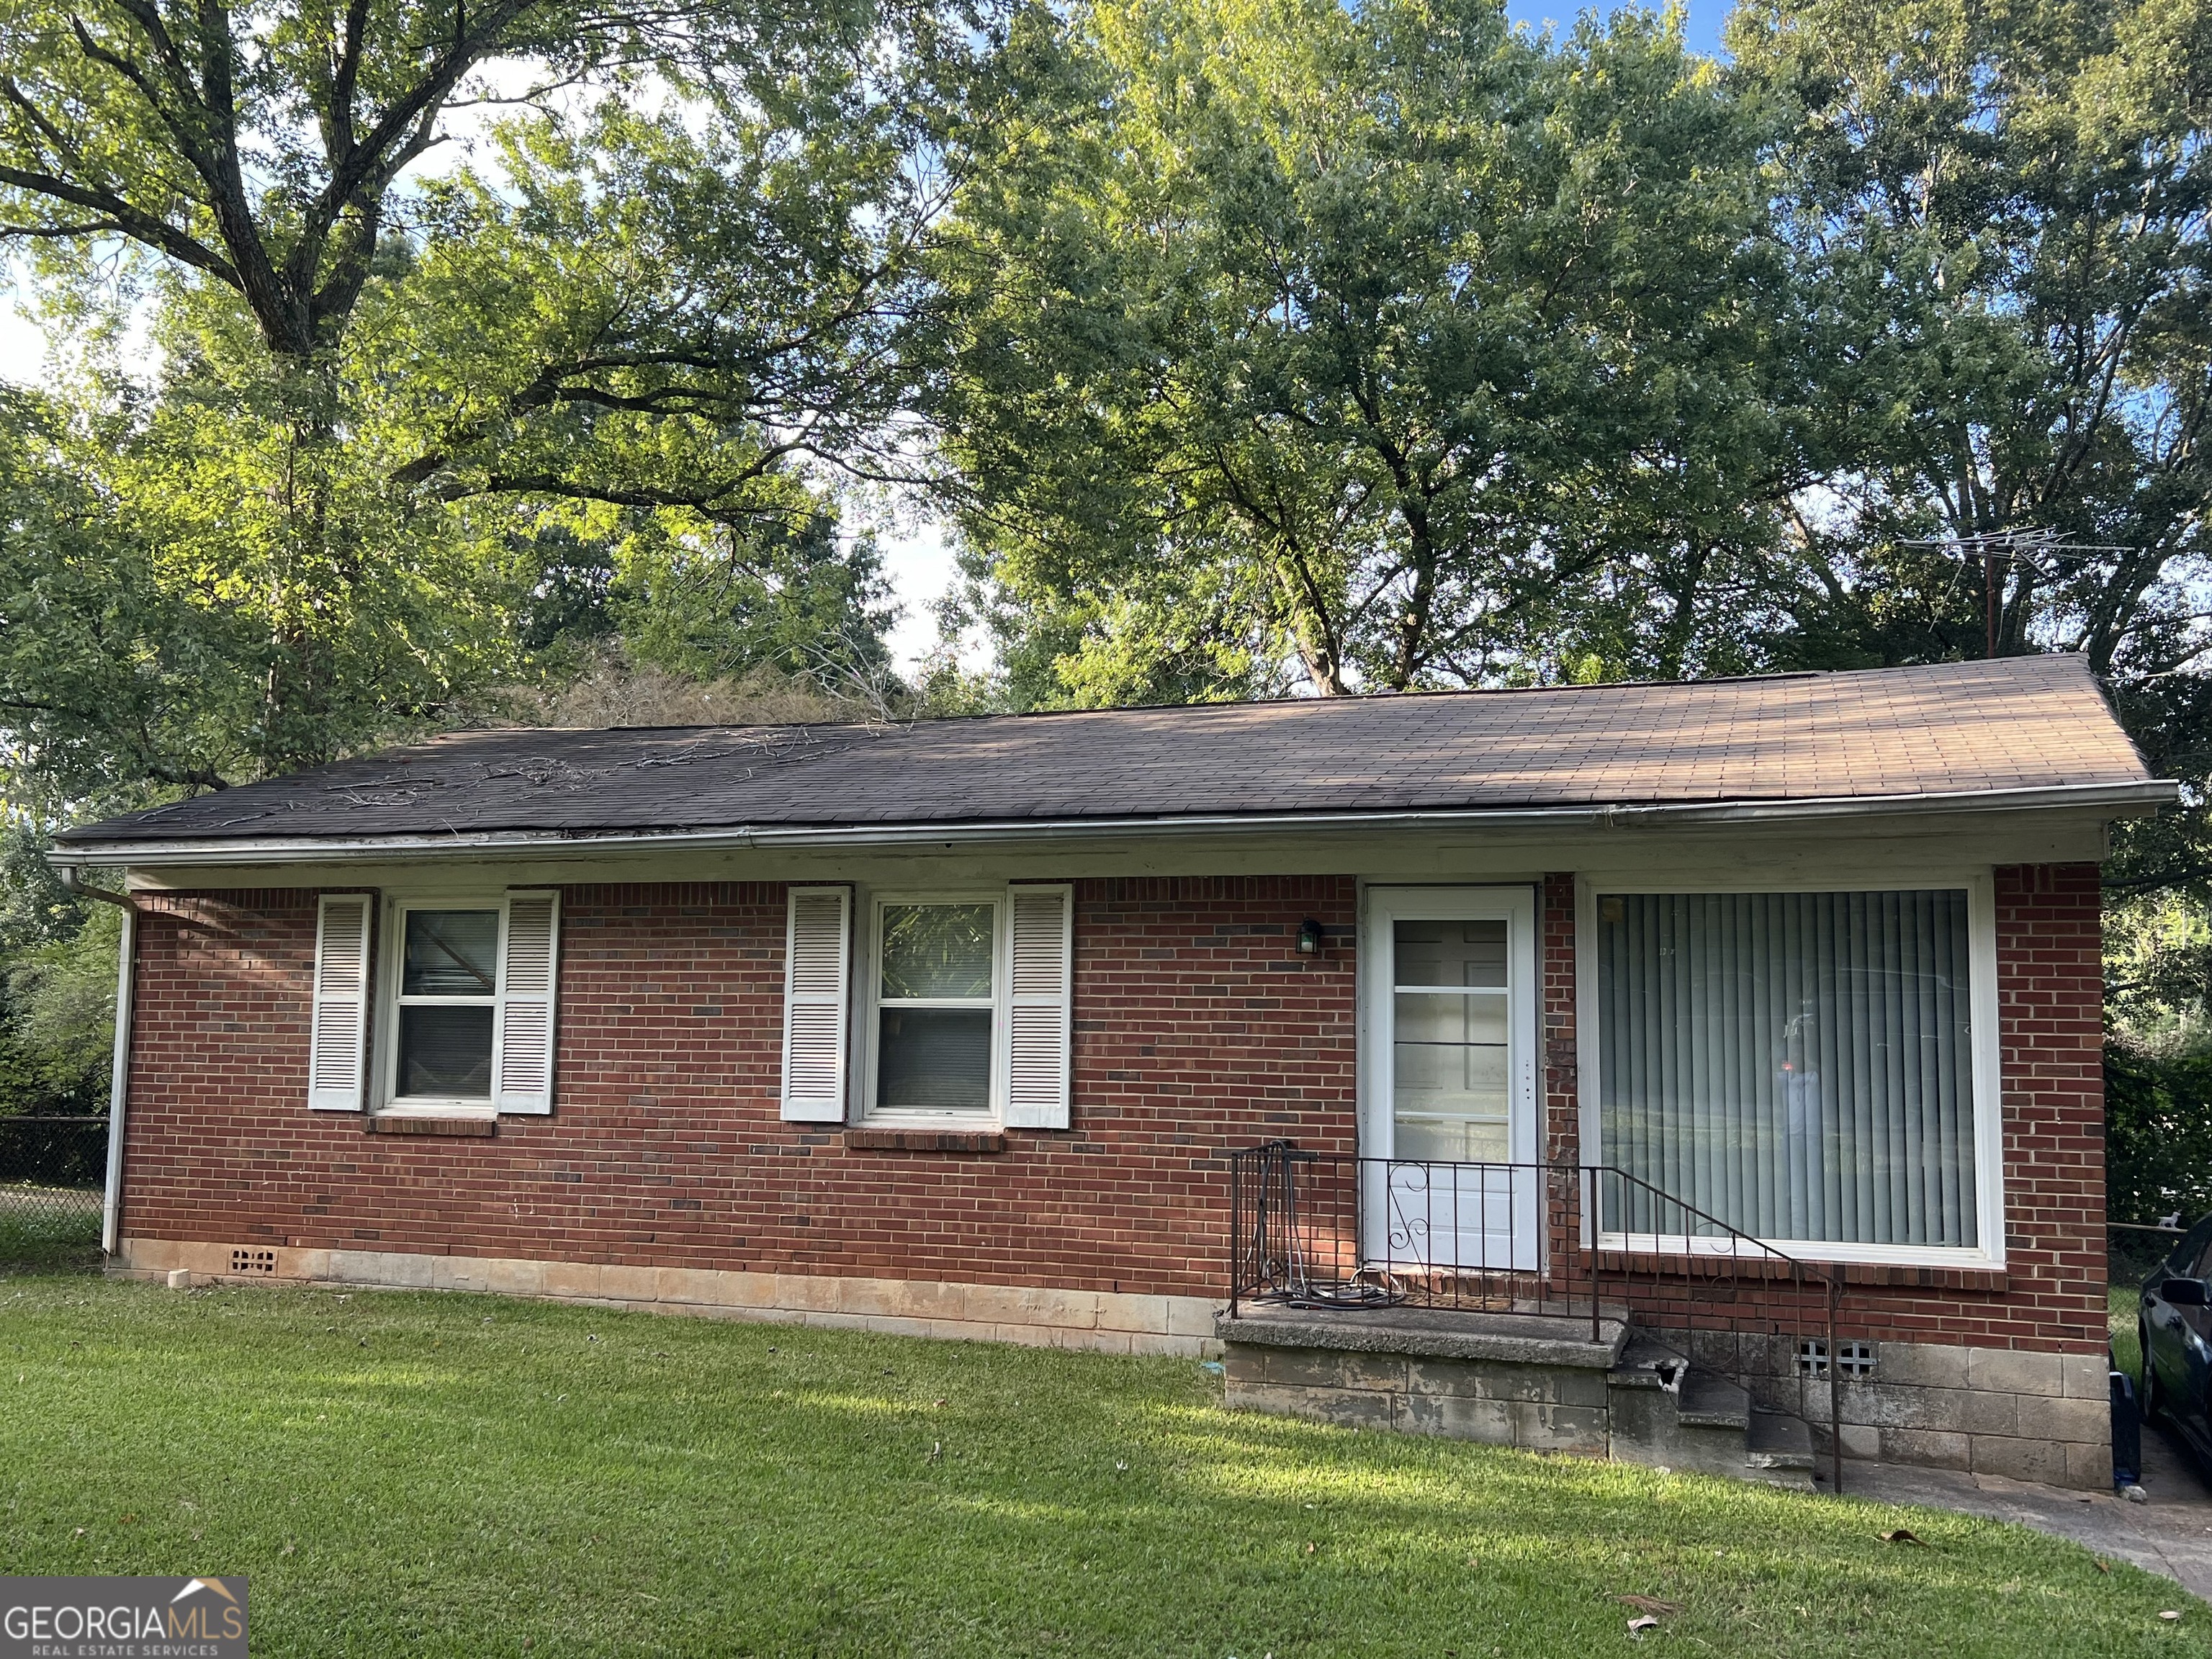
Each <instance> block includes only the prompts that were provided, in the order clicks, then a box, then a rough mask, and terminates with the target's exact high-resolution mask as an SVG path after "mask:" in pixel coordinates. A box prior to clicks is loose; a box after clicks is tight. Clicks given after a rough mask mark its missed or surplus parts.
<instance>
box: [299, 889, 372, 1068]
mask: <svg viewBox="0 0 2212 1659" xmlns="http://www.w3.org/2000/svg"><path fill="white" fill-rule="evenodd" d="M372 903H374V900H372V899H371V898H370V897H369V896H368V894H366V893H325V894H324V895H323V900H322V904H321V907H320V913H319V915H318V916H317V918H316V921H315V1013H314V1022H313V1029H312V1031H311V1034H310V1036H309V1037H308V1039H307V1104H308V1105H309V1106H311V1107H313V1109H315V1110H316V1111H319V1112H357V1111H359V1110H361V1108H362V1079H363V1063H364V1061H365V1060H366V1058H367V1054H368V924H369V907H370V905H371V904H372Z"/></svg>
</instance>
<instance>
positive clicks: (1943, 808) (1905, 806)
mask: <svg viewBox="0 0 2212 1659" xmlns="http://www.w3.org/2000/svg"><path fill="white" fill-rule="evenodd" d="M2180 798H2181V786H2180V785H2179V783H2176V782H2174V781H2172V780H2170V779H2162V778H2161V779H2146V780H2143V781H2140V782H2134V783H2080V784H2057V785H2050V786H2045V787H2038V788H2032V789H1980V790H1956V791H1946V792H1943V793H1927V794H1917V795H1841V796H1827V797H1816V798H1808V799H1799V800H1741V801H1691V802H1682V803H1679V804H1673V803H1670V804H1666V805H1600V806H1537V807H1474V808H1448V807H1446V808H1430V809H1423V810H1419V811H1388V812H1278V813H1251V814H1243V813H1217V814H1206V815H1202V816H1201V815H1195V814H1194V815H1192V816H1188V817H1113V818H1108V817H1097V818H1014V819H1006V820H1001V821H999V822H994V823H871V824H856V825H840V826H836V827H831V828H821V827H813V826H808V827H795V828H786V827H782V826H778V825H774V824H768V825H757V826H733V827H731V828H727V829H666V830H660V829H650V830H617V831H613V832H610V833H607V834H590V833H583V834H571V833H568V832H564V831H559V830H538V829H514V830H484V831H477V832H467V831H453V832H450V833H447V834H445V835H438V836H294V837H289V838H283V839H279V838H274V837H271V838H266V839H264V838H261V837H248V836H240V837H235V838H233V837H224V838H222V839H221V840H216V841H189V840H178V841H117V842H71V843H69V844H67V845H64V846H61V847H57V848H54V849H53V850H52V851H51V852H49V853H48V854H46V857H47V859H48V860H49V861H51V862H52V863H53V864H56V865H60V866H83V865H100V866H112V865H138V866H146V865H159V864H193V865H222V864H285V863H301V864H306V863H313V864H336V863H349V862H355V861H358V860H366V859H388V858H392V857H393V856H395V855H410V854H413V855H421V856H423V857H427V858H439V857H454V856H466V855H473V854H487V853H489V854H499V855H501V856H502V857H513V858H522V859H528V858H565V857H573V856H574V855H575V854H578V853H591V852H619V851H622V850H623V849H626V848H638V849H652V848H696V849H697V850H700V851H702V852H716V851H723V850H743V849H745V848H799V847H824V848H836V847H851V848H872V847H901V846H912V845H915V844H926V843H931V842H935V843H939V844H947V843H955V842H1034V841H1067V840H1092V839H1096V838H1100V837H1104V836H1161V837H1163V838H1166V837H1181V836H1224V835H1243V834H1265V833H1267V832H1268V831H1280V830H1284V829H1295V830H1297V831H1300V832H1301V833H1325V832H1328V831H1331V830H1375V829H1500V830H1504V829H1547V828H1548V829H1560V828H1567V827H1583V828H1592V829H1636V828H1639V827H1643V826H1647V825H1648V826H1650V827H1652V828H1668V827H1671V826H1674V825H1677V824H1680V825H1693V824H1729V823H1784V822H1790V821H1796V820H1814V821H1818V820H1822V819H1839V818H1867V817H1893V816H1904V815H1911V814H1919V813H1926V812H2025V811H2039V810H2050V809H2060V808H2073V809H2076V810H2080V809H2085V808H2104V809H2106V810H2108V811H2112V812H2113V813H2114V814H2115V815H2116V816H2132V815H2135V814H2138V813H2143V812H2150V811H2156V810H2157V809H2158V808H2159V807H2161V806H2168V805H2172V804H2173V803H2174V802H2175V801H2177V800H2179V799H2180Z"/></svg>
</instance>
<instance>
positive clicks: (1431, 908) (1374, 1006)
mask: <svg viewBox="0 0 2212 1659" xmlns="http://www.w3.org/2000/svg"><path fill="white" fill-rule="evenodd" d="M1397 921H1502V922H1504V923H1505V925H1506V953H1507V955H1506V961H1507V970H1506V992H1505V1026H1506V1050H1507V1059H1506V1069H1507V1075H1508V1077H1509V1079H1510V1094H1509V1096H1508V1101H1509V1104H1508V1108H1507V1123H1508V1127H1509V1133H1508V1137H1507V1152H1506V1156H1507V1159H1508V1161H1509V1162H1511V1163H1516V1164H1533V1163H1535V1162H1537V1161H1538V1159H1539V1158H1540V1157H1541V1153H1540V1152H1539V1150H1538V1149H1539V1148H1541V1146H1544V1144H1545V1129H1544V1110H1545V1100H1544V1091H1543V1086H1542V1079H1541V1076H1540V1075H1539V1072H1538V1067H1537V1057H1538V1056H1539V1055H1540V1054H1541V1053H1542V1052H1543V1046H1544V1032H1543V1001H1542V999H1543V971H1542V968H1543V964H1542V956H1543V941H1542V939H1541V934H1542V931H1543V921H1542V917H1541V915H1540V914H1539V912H1538V907H1537V891H1536V889H1535V888H1534V886H1533V885H1531V884H1528V883H1525V882H1513V883H1497V884H1473V883H1449V882H1425V883H1421V884H1411V883H1408V884H1396V883H1383V882H1370V883H1368V884H1364V886H1362V888H1361V889H1360V916H1359V929H1360V931H1359V939H1360V944H1361V946H1362V949H1361V950H1360V951H1359V954H1358V957H1357V959H1356V960H1357V963H1358V973H1359V981H1360V985H1359V1060H1358V1071H1359V1125H1358V1146H1359V1156H1360V1157H1362V1158H1394V1157H1395V1155H1396V1152H1397V1148H1396V1145H1395V1140H1396V1131H1397V1118H1396V1114H1395V1109H1394V1108H1395V1089H1394V1086H1393V1085H1394V1083H1395V1065H1396V1057H1395V1054H1393V1052H1392V1050H1391V1045H1390V1044H1389V1042H1387V1041H1385V1040H1384V1034H1385V1033H1387V1032H1388V1031H1389V1030H1390V1029H1391V1018H1392V1012H1393V1011H1392V999H1393V998H1394V996H1395V994H1396V991H1397V966H1396V963H1395V959H1394V956H1393V942H1394V935H1393V933H1392V932H1391V927H1392V924H1393V923H1395V922H1397Z"/></svg>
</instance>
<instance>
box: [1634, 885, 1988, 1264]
mask: <svg viewBox="0 0 2212 1659" xmlns="http://www.w3.org/2000/svg"><path fill="white" fill-rule="evenodd" d="M1596 910H1597V915H1596V922H1597V926H1596V939H1595V958H1596V962H1595V966H1596V970H1597V971H1596V1011H1597V1025H1598V1031H1597V1037H1598V1079H1599V1086H1598V1109H1599V1120H1600V1124H1599V1127H1600V1133H1601V1136H1602V1139H1603V1146H1604V1158H1605V1161H1606V1162H1607V1163H1608V1164H1612V1165H1614V1166H1615V1167H1617V1168H1619V1169H1620V1170H1623V1171H1625V1172H1626V1173H1627V1174H1628V1175H1631V1176H1635V1177H1636V1178H1637V1180H1638V1181H1641V1182H1648V1183H1649V1184H1650V1187H1652V1188H1656V1189H1658V1190H1659V1191H1660V1192H1662V1193H1665V1194H1668V1195H1670V1196H1671V1197H1674V1198H1676V1199H1680V1200H1683V1201H1684V1202H1685V1203H1687V1204H1689V1205H1692V1206H1695V1207H1696V1208H1697V1209H1699V1210H1701V1211H1703V1212H1705V1213H1706V1214H1708V1215H1710V1216H1711V1217H1713V1218H1717V1220H1719V1221H1721V1222H1723V1223H1725V1224H1727V1225H1729V1226H1731V1227H1734V1228H1735V1229H1737V1230H1738V1231H1741V1232H1745V1233H1748V1234H1751V1235H1753V1237H1759V1238H1765V1239H1771V1240H1775V1241H1778V1242H1784V1241H1803V1242H1808V1243H1826V1244H1836V1245H1851V1246H1860V1245H1864V1246H1892V1247H1895V1246H1933V1247H1948V1248H1952V1249H1973V1248H1976V1247H1978V1246H1979V1245H1980V1243H1982V1241H1981V1238H1980V1236H1979V1234H1980V1228H1979V1223H1978V1218H1977V1216H1978V1202H1977V1200H1978V1193H1977V1185H1976V1144H1975V1112H1974V1057H1973V1042H1972V999H1971V996H1970V989H1971V981H1972V969H1971V966H1970V963H1971V959H1972V949H1971V930H1970V906H1969V902H1968V894H1967V893H1966V891H1965V890H1960V889H1946V888H1936V889H1929V890H1916V891H1903V892H1826V893H1820V892H1815V893H1606V894H1601V895H1600V896H1599V897H1598V899H1597V902H1596ZM1608 1184H1609V1185H1610V1186H1611V1188H1613V1190H1612V1191H1610V1192H1608V1193H1607V1195H1606V1206H1605V1207H1606V1214H1605V1217H1604V1226H1605V1229H1606V1231H1608V1232H1627V1233H1647V1232H1655V1231H1665V1232H1673V1231H1676V1230H1678V1229H1679V1228H1680V1227H1681V1226H1682V1225H1683V1224H1682V1222H1681V1221H1680V1211H1679V1210H1674V1209H1671V1206H1663V1205H1661V1204H1659V1203H1657V1202H1656V1200H1652V1199H1651V1198H1650V1195H1649V1194H1645V1193H1644V1192H1643V1190H1642V1189H1641V1188H1638V1186H1637V1185H1636V1184H1635V1183H1634V1182H1610V1183H1608ZM1662 1210H1664V1211H1668V1214H1669V1215H1670V1216H1671V1217H1673V1218H1672V1219H1668V1218H1662V1215H1661V1214H1660V1212H1661V1211H1662ZM1700 1230H1701V1229H1699V1228H1695V1227H1692V1228H1691V1229H1690V1231H1700ZM1702 1231H1713V1230H1712V1229H1711V1228H1705V1229H1702Z"/></svg>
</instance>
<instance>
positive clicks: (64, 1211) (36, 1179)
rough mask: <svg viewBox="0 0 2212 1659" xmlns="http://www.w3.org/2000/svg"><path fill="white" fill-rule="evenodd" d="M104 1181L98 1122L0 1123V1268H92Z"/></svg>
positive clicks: (42, 1119)
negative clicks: (73, 1265)
mask: <svg viewBox="0 0 2212 1659" xmlns="http://www.w3.org/2000/svg"><path fill="white" fill-rule="evenodd" d="M106 1179H107V1119H106V1117H104V1116H100V1117H94V1116H74V1117H64V1116H23V1117H0V1262H5V1263H9V1264H11V1265H19V1266H42V1267H45V1266H61V1265H67V1264H70V1263H77V1262H86V1261H96V1260H98V1258H99V1255H100V1193H101V1189H102V1188H103V1187H104V1186H105V1185H106Z"/></svg>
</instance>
